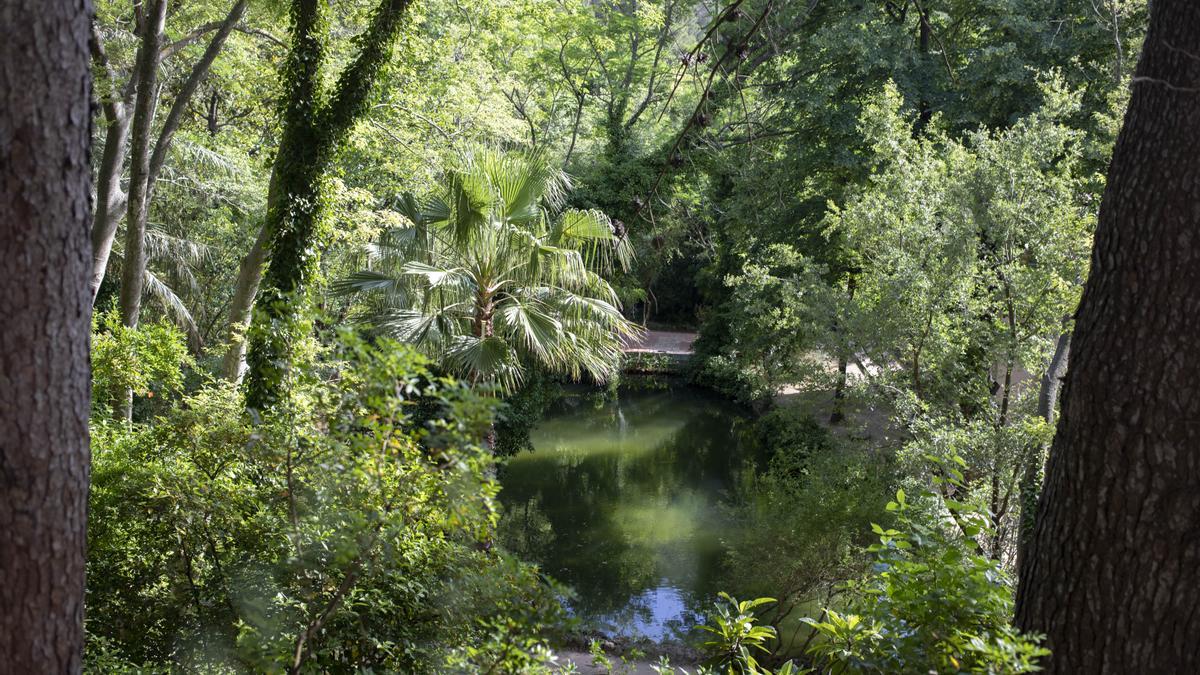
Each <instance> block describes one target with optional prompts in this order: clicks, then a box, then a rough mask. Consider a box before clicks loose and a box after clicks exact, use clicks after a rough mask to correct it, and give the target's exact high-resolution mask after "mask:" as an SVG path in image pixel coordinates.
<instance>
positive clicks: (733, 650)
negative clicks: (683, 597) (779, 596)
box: [697, 592, 776, 675]
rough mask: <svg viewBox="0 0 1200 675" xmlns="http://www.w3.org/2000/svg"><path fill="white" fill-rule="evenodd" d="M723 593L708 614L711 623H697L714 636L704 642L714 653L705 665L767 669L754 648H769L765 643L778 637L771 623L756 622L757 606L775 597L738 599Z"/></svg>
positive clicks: (753, 673) (752, 672) (754, 673)
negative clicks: (756, 655) (760, 661)
mask: <svg viewBox="0 0 1200 675" xmlns="http://www.w3.org/2000/svg"><path fill="white" fill-rule="evenodd" d="M720 596H721V600H723V601H724V602H717V603H716V606H715V607H714V609H713V612H712V613H711V614H709V620H710V622H711V623H708V624H702V625H700V626H697V628H699V629H701V630H703V631H706V632H708V633H711V634H712V635H713V636H714V637H712V638H710V639H709V640H708V641H707V642H705V643H704V649H705V650H707V651H708V652H709V653H711V654H712V656H711V657H709V659H708V660H707V661H705V662H704V665H705V666H708V667H712V668H717V669H718V670H720V671H723V672H729V673H739V674H745V675H758V674H759V673H765V672H766V671H763V670H762V669H761V668H760V667H759V664H758V659H757V658H755V654H754V652H755V651H758V652H767V651H768V650H767V647H766V645H767V643H768V642H770V641H772V640H774V639H776V634H775V629H774V628H772V627H770V626H759V625H757V621H756V619H755V616H754V608H755V607H759V606H762V605H767V604H771V603H773V602H775V599H774V598H757V599H755V600H742V601H740V602H739V601H738V600H737V599H735V598H734V597H733V596H731V595H729V594H728V593H725V592H722V593H721V594H720Z"/></svg>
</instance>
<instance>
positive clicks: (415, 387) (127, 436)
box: [88, 334, 561, 672]
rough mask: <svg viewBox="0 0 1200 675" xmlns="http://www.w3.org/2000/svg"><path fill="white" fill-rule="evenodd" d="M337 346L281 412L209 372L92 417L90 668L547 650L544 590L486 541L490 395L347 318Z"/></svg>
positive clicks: (549, 609) (378, 665) (358, 662)
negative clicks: (172, 396)
mask: <svg viewBox="0 0 1200 675" xmlns="http://www.w3.org/2000/svg"><path fill="white" fill-rule="evenodd" d="M333 357H334V358H333V359H332V360H330V361H328V362H327V363H326V364H325V367H326V368H327V369H331V370H332V372H334V373H336V377H335V378H333V379H321V378H310V379H309V380H308V381H309V382H311V384H308V385H306V386H305V387H304V388H303V389H302V390H301V391H300V392H298V393H299V394H300V395H299V396H298V397H297V405H295V406H293V407H292V408H291V409H290V410H289V412H288V414H287V415H279V416H276V417H274V418H264V419H261V420H258V421H257V422H252V421H251V420H250V419H248V418H247V416H246V415H245V413H244V412H243V410H244V409H243V404H242V401H241V398H240V396H239V395H238V392H237V391H236V389H234V388H233V387H231V386H229V385H225V384H214V385H210V386H207V387H205V388H203V389H201V390H199V391H197V392H196V393H194V394H191V395H189V396H188V397H186V398H185V399H184V400H183V401H182V402H181V403H180V404H179V405H178V406H175V407H173V408H171V409H170V410H168V411H167V412H166V414H165V415H164V416H163V417H160V418H158V419H156V420H155V421H154V423H153V425H149V426H143V425H134V426H133V427H126V426H124V425H110V424H105V423H100V424H97V425H95V428H94V431H93V456H94V468H93V488H92V494H91V517H92V525H91V529H90V540H89V542H90V543H89V560H88V567H89V579H90V580H91V581H90V583H89V585H88V608H89V614H88V627H89V631H90V632H91V635H92V643H91V644H92V645H93V647H92V648H89V659H91V658H92V657H91V654H93V653H94V654H95V655H96V660H95V661H94V662H93V663H94V667H96V668H99V667H100V664H101V662H105V663H107V662H111V661H113V660H114V659H125V660H128V661H130V662H133V663H141V664H146V665H147V667H150V668H152V669H161V668H183V669H218V670H221V669H233V670H247V669H248V670H251V671H257V672H278V671H281V670H285V669H293V668H294V669H296V670H299V671H301V672H327V671H329V670H331V669H332V670H342V669H348V668H354V669H360V668H374V669H381V670H389V671H403V672H425V671H435V670H437V669H438V668H439V664H441V663H443V662H445V661H446V659H458V660H460V661H461V660H463V659H466V660H467V661H482V660H485V659H491V658H498V659H500V660H501V661H503V662H516V661H515V660H519V659H522V658H527V659H535V658H536V657H535V656H534V654H535V653H538V652H541V651H544V647H543V646H542V645H543V643H542V641H541V638H540V637H539V636H540V635H542V634H543V633H544V632H545V631H544V629H545V627H546V626H548V625H554V624H557V623H558V622H559V621H560V619H561V617H560V615H559V612H560V611H561V609H560V606H559V603H558V601H557V599H555V597H554V595H553V589H552V588H551V587H548V586H546V585H545V584H542V583H541V582H540V581H539V580H538V578H537V577H536V575H534V574H533V573H532V572H531V571H530V570H528V569H527V568H525V567H524V566H523V565H521V564H518V563H515V562H511V561H505V560H504V559H503V558H502V557H498V556H497V555H496V554H491V553H487V552H485V551H484V550H483V548H484V544H485V543H486V542H487V541H488V537H489V536H490V535H489V533H490V532H491V529H492V527H493V525H494V518H495V515H494V509H493V506H492V499H493V497H494V494H495V490H496V486H495V485H494V484H493V483H491V482H489V481H488V480H487V479H486V478H485V475H486V472H487V471H488V467H489V466H490V464H491V461H492V460H491V454H490V453H489V452H487V451H486V450H485V449H483V448H482V447H480V443H479V439H481V438H482V437H483V435H484V432H485V430H486V429H487V428H488V427H489V425H490V423H491V409H492V403H491V402H490V401H489V400H487V399H483V398H480V397H478V396H477V395H475V394H473V393H472V392H471V391H470V390H469V389H468V388H466V387H464V386H463V385H461V384H459V383H456V382H454V381H452V380H449V379H445V378H441V377H438V376H435V375H434V374H432V373H431V372H430V371H429V369H428V366H427V364H426V362H425V361H424V359H422V358H421V357H420V356H418V355H416V354H415V353H413V352H412V351H410V350H408V349H406V348H404V347H402V346H399V345H396V344H395V343H391V342H387V341H384V342H381V343H380V344H379V345H378V346H375V347H368V346H367V345H365V344H362V343H361V342H358V341H356V340H355V339H354V338H353V337H352V336H351V335H349V334H344V335H342V336H341V338H340V340H339V345H338V346H337V348H336V350H335V352H334V354H333ZM326 372H329V371H326ZM496 622H500V623H499V624H497V623H496ZM498 625H500V626H503V627H504V630H505V631H507V632H506V633H505V634H504V635H505V636H506V637H505V638H504V639H498V638H497V637H496V630H497V628H496V626H498ZM488 636H491V637H488ZM464 644H473V645H477V646H478V650H477V651H475V652H472V653H469V654H459V653H458V652H457V650H458V649H459V648H460V647H461V646H462V645H464ZM456 654H457V655H456ZM522 655H523V656H522Z"/></svg>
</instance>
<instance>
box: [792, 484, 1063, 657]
mask: <svg viewBox="0 0 1200 675" xmlns="http://www.w3.org/2000/svg"><path fill="white" fill-rule="evenodd" d="M943 506H945V507H949V508H951V509H954V510H955V511H956V512H957V513H956V516H957V522H958V523H960V524H962V526H963V527H964V529H965V534H966V536H965V537H960V536H952V535H951V534H950V532H951V527H957V526H951V525H950V524H948V523H947V520H948V519H947V518H946V511H945V510H944V508H943ZM887 509H888V511H890V512H892V513H893V514H894V515H895V518H896V524H895V527H893V528H886V529H885V528H883V527H881V526H879V525H873V526H872V529H873V531H874V532H875V534H876V535H878V537H879V543H877V544H875V545H873V546H872V547H871V548H870V551H871V552H872V554H873V555H874V557H875V565H874V568H873V571H872V572H871V574H870V575H869V576H868V577H867V578H866V579H865V580H864V581H862V582H860V583H857V584H852V585H851V587H850V598H851V599H850V602H849V607H848V610H847V611H846V612H842V613H839V612H836V611H833V610H826V611H825V613H824V615H823V616H822V617H821V618H820V619H806V620H805V621H806V622H808V623H809V624H810V625H811V626H813V628H815V629H816V630H817V631H818V632H819V633H820V635H821V637H822V638H823V639H822V640H821V641H818V642H816V643H815V644H814V645H813V647H812V648H811V650H810V652H811V653H812V655H813V656H814V658H815V660H816V662H817V665H818V666H819V667H820V670H819V672H825V673H898V672H912V673H925V672H938V673H958V672H966V673H1028V672H1033V671H1036V670H1038V668H1037V660H1038V658H1039V657H1041V656H1044V655H1046V654H1048V653H1049V652H1048V651H1047V650H1045V649H1043V648H1041V647H1039V646H1038V644H1037V642H1038V638H1037V637H1035V636H1030V635H1023V634H1021V633H1018V632H1017V631H1016V629H1014V628H1013V627H1012V626H1011V625H1010V621H1011V619H1012V589H1011V586H1010V584H1009V581H1008V579H1007V577H1006V575H1005V574H1004V571H1003V570H1002V569H1001V568H1000V566H999V564H998V563H997V562H996V561H994V560H992V559H990V558H988V557H986V556H984V555H982V554H981V553H980V552H979V551H978V547H977V545H976V544H975V543H974V542H975V540H974V537H975V536H976V535H978V534H979V533H980V532H983V531H984V529H985V527H986V523H987V518H986V515H985V514H983V513H980V512H978V511H975V510H972V509H969V508H967V507H962V506H959V505H957V504H954V503H950V502H947V503H945V504H944V505H943V503H942V502H941V501H940V500H939V499H938V498H936V497H935V496H933V495H932V494H930V495H926V496H924V497H923V498H922V499H921V500H920V502H919V503H911V502H909V501H907V500H906V497H905V494H904V491H903V490H901V491H898V492H897V493H896V500H895V501H894V502H891V503H889V504H888V505H887Z"/></svg>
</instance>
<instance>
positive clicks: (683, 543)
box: [500, 387, 758, 640]
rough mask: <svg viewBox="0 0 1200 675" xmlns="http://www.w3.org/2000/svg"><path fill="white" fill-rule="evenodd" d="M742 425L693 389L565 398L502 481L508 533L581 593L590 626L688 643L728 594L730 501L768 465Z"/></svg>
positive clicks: (579, 605) (522, 551)
mask: <svg viewBox="0 0 1200 675" xmlns="http://www.w3.org/2000/svg"><path fill="white" fill-rule="evenodd" d="M746 419H747V416H746V414H745V412H744V411H743V410H741V409H740V408H738V407H737V406H735V405H734V404H732V403H730V402H729V401H726V400H724V399H721V398H719V397H716V396H713V395H711V394H708V393H707V392H703V391H700V390H696V389H691V388H686V387H674V388H670V389H665V390H644V389H643V390H622V391H621V392H620V394H619V396H618V398H617V399H616V400H607V401H605V400H602V399H600V398H599V397H597V396H594V395H586V394H574V395H571V396H568V397H567V398H566V399H564V400H563V401H561V402H560V404H559V405H558V406H556V408H555V409H554V410H552V411H551V413H550V414H549V415H548V416H547V418H546V419H545V420H544V421H543V422H542V423H541V424H540V425H539V427H538V428H537V429H536V430H535V431H534V433H533V437H532V441H533V445H534V451H533V452H526V453H522V454H520V455H518V456H517V457H515V458H513V459H512V460H511V461H510V463H509V464H508V466H507V467H506V468H505V470H504V472H503V474H502V476H501V483H502V485H503V490H502V491H501V493H500V500H501V501H502V502H503V504H504V506H505V515H504V520H503V525H502V528H501V530H502V534H501V538H502V540H503V541H504V543H505V545H506V546H507V547H508V548H509V550H512V551H514V552H516V553H517V554H519V555H520V556H522V557H523V558H525V559H526V560H530V561H533V562H536V563H539V564H540V565H541V568H542V570H543V571H544V572H546V573H548V574H549V575H551V576H553V577H555V578H556V579H558V580H559V581H561V582H563V583H566V584H568V585H569V586H571V587H573V588H574V589H575V591H576V592H577V594H578V597H577V598H576V599H575V600H574V601H573V602H572V610H573V611H574V613H575V614H576V615H577V616H578V617H579V618H580V619H582V620H583V621H584V622H585V624H586V625H590V626H591V627H594V628H598V629H601V630H604V631H607V632H609V633H612V634H620V635H633V636H645V637H649V638H652V639H655V640H662V639H664V638H666V639H672V638H680V637H682V636H683V635H684V634H686V633H687V632H689V631H690V629H691V627H692V626H693V625H695V624H696V623H698V622H699V620H700V618H701V616H702V615H703V612H704V610H706V609H707V608H708V607H709V606H710V604H711V602H712V600H713V598H714V597H715V594H716V592H717V591H719V590H722V589H725V588H730V585H729V583H728V582H729V581H730V580H729V579H728V578H727V571H726V570H725V569H724V567H723V565H722V551H723V546H724V540H725V539H726V538H727V535H728V534H729V533H730V532H731V529H732V528H733V527H734V526H735V523H734V522H732V520H731V517H730V515H729V513H728V510H727V509H726V508H725V505H726V504H727V503H728V500H729V498H730V496H731V495H732V494H733V492H734V490H735V489H736V486H737V485H738V484H739V481H744V480H746V479H748V478H749V477H750V475H752V472H753V470H754V467H755V465H756V463H757V462H758V458H757V453H756V451H755V450H754V448H753V447H752V446H751V445H750V444H748V443H744V442H742V441H741V440H740V436H741V435H742V434H741V431H742V427H743V426H744V422H745V421H746Z"/></svg>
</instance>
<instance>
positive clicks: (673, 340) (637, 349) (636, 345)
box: [625, 330, 696, 356]
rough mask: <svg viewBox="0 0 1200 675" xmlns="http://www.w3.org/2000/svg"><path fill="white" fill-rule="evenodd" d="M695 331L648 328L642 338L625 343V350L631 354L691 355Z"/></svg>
mask: <svg viewBox="0 0 1200 675" xmlns="http://www.w3.org/2000/svg"><path fill="white" fill-rule="evenodd" d="M695 341H696V334H695V333H676V332H671V331H665V330H648V331H646V332H645V333H643V334H642V336H641V339H633V340H630V341H629V342H627V343H625V351H626V352H627V353H631V354H672V355H684V356H686V355H690V354H691V353H692V343H693V342H695Z"/></svg>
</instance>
